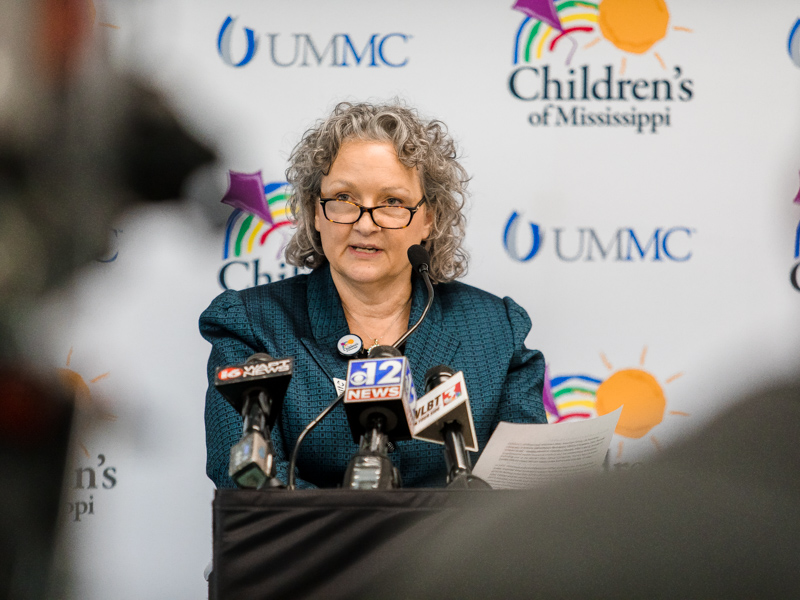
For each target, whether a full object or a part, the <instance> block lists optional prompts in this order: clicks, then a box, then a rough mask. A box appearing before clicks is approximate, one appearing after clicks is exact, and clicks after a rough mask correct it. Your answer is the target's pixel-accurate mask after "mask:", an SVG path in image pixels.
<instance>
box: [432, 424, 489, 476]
mask: <svg viewBox="0 0 800 600" xmlns="http://www.w3.org/2000/svg"><path fill="white" fill-rule="evenodd" d="M442 434H443V436H444V462H445V464H446V465H447V487H448V488H461V489H472V490H475V489H478V490H490V489H492V486H490V485H489V484H488V483H486V482H485V481H484V480H483V479H481V478H480V477H478V476H477V475H473V474H472V462H471V461H470V459H469V454H467V449H466V448H465V447H464V434H462V433H461V424H460V423H458V422H457V421H451V422H450V423H446V424H445V426H444V427H443V428H442Z"/></svg>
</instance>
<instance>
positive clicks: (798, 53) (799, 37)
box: [789, 19, 800, 67]
mask: <svg viewBox="0 0 800 600" xmlns="http://www.w3.org/2000/svg"><path fill="white" fill-rule="evenodd" d="M789 58H791V59H792V62H793V63H794V64H795V65H797V66H798V67H800V19H797V21H796V22H795V24H794V26H793V27H792V31H791V32H790V33H789Z"/></svg>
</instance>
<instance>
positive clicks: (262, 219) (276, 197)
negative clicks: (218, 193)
mask: <svg viewBox="0 0 800 600" xmlns="http://www.w3.org/2000/svg"><path fill="white" fill-rule="evenodd" d="M262 190H263V191H262ZM289 196H290V189H289V184H288V183H286V182H274V183H268V184H266V185H264V184H263V183H262V180H261V172H260V171H259V172H258V173H237V172H235V171H231V172H230V186H229V188H228V192H227V193H226V194H225V197H224V198H223V199H222V202H224V203H225V204H229V205H231V206H233V207H235V208H236V210H234V211H233V213H232V214H231V216H230V217H229V218H228V223H227V225H226V227H225V246H224V249H223V254H222V259H223V260H227V259H228V258H230V257H236V256H241V255H242V254H250V253H251V252H253V248H254V247H255V246H256V244H257V245H258V246H263V245H264V244H265V243H266V241H267V238H269V236H270V234H271V233H272V232H273V231H276V230H278V229H280V228H281V227H285V226H287V225H291V221H290V220H289V207H288V201H289Z"/></svg>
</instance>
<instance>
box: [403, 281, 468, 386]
mask: <svg viewBox="0 0 800 600" xmlns="http://www.w3.org/2000/svg"><path fill="white" fill-rule="evenodd" d="M435 292H436V287H435V286H434V300H433V305H432V306H431V310H430V311H429V312H428V316H427V317H425V320H424V321H423V322H422V324H421V325H420V326H419V329H417V330H416V331H415V332H414V333H412V334H411V336H410V337H409V338H408V341H407V342H406V348H405V355H406V356H407V357H408V360H409V362H410V363H411V369H412V372H413V373H414V387H415V388H416V390H417V395H418V396H421V395H422V394H424V393H425V371H427V370H428V369H430V368H431V367H435V366H436V365H448V366H451V362H452V360H453V357H454V356H455V353H456V350H457V349H458V346H459V344H460V343H461V342H460V340H459V337H458V332H449V331H446V330H445V329H444V328H443V324H442V305H441V303H440V302H439V299H438V298H437V297H436V295H435ZM412 294H413V296H412V300H411V316H410V317H409V320H408V326H409V327H411V326H412V325H413V324H414V323H416V322H417V319H419V318H420V316H421V315H422V311H423V309H424V308H425V302H426V300H427V292H426V291H425V282H424V281H422V278H421V277H417V276H415V277H414V289H413V292H412Z"/></svg>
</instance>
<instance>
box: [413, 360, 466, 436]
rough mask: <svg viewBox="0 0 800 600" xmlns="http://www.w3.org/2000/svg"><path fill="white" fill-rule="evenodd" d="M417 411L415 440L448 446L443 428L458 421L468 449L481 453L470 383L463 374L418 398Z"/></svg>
mask: <svg viewBox="0 0 800 600" xmlns="http://www.w3.org/2000/svg"><path fill="white" fill-rule="evenodd" d="M413 411H414V431H413V437H414V439H417V440H425V441H428V442H433V443H435V444H444V435H443V431H442V430H443V426H444V425H445V424H446V423H449V422H451V421H456V422H458V423H459V424H460V425H461V428H462V432H463V435H464V447H465V448H466V449H467V450H471V451H473V452H476V451H477V450H478V440H477V437H476V435H475V423H474V422H473V420H472V409H471V408H470V406H469V395H468V394H467V384H466V382H465V381H464V373H463V372H462V371H459V372H458V373H456V374H455V375H453V376H452V377H449V378H447V379H445V380H444V382H443V383H440V384H439V385H437V386H436V387H434V388H433V389H431V390H430V391H429V392H428V393H426V394H425V395H424V396H422V397H421V398H418V399H417V401H416V402H415V403H414V406H413Z"/></svg>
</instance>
